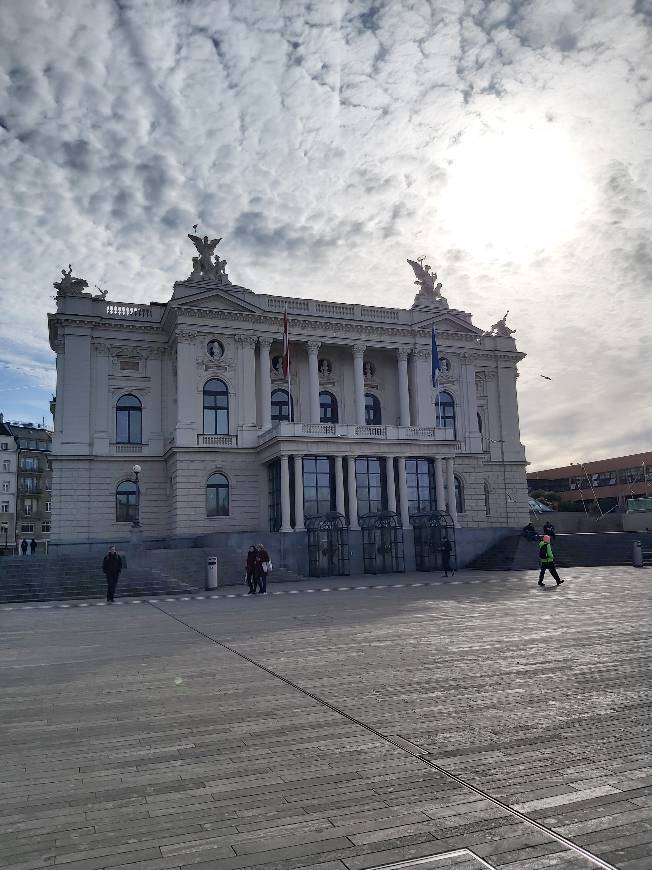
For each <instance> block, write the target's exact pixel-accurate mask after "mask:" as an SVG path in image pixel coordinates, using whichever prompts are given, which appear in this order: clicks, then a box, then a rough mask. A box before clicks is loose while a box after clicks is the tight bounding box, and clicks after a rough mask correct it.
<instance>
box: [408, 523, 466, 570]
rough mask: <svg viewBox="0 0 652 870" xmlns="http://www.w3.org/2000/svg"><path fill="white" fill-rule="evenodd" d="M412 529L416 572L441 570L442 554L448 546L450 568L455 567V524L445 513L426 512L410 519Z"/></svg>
mask: <svg viewBox="0 0 652 870" xmlns="http://www.w3.org/2000/svg"><path fill="white" fill-rule="evenodd" d="M410 522H411V523H412V528H413V529H414V558H415V563H416V569H417V571H441V570H443V553H444V551H445V550H447V549H448V544H450V567H451V568H452V569H453V570H455V568H456V567H457V551H456V549H455V524H454V523H453V518H452V517H451V515H450V514H449V513H447V512H446V511H426V512H424V513H420V514H412V516H411V517H410Z"/></svg>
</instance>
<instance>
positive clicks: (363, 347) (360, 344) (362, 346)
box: [352, 341, 367, 357]
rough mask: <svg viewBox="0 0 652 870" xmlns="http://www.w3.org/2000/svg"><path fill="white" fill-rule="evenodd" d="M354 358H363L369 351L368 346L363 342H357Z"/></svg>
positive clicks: (353, 347)
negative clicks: (366, 351) (367, 350)
mask: <svg viewBox="0 0 652 870" xmlns="http://www.w3.org/2000/svg"><path fill="white" fill-rule="evenodd" d="M352 349H353V356H357V357H363V356H364V352H365V350H366V349H367V345H366V344H364V342H362V341H357V342H356V343H355V344H354V345H353V346H352Z"/></svg>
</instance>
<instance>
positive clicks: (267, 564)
mask: <svg viewBox="0 0 652 870" xmlns="http://www.w3.org/2000/svg"><path fill="white" fill-rule="evenodd" d="M271 570H272V560H271V559H270V558H269V553H268V552H267V550H266V549H265V548H264V547H263V545H262V544H257V545H256V561H255V575H256V582H257V583H258V591H259V592H260V594H261V595H265V593H266V592H267V575H268V574H269V573H270V571H271Z"/></svg>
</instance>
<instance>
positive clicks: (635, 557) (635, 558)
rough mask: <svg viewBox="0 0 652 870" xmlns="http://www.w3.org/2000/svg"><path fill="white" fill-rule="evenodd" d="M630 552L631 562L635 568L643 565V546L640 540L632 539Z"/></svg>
mask: <svg viewBox="0 0 652 870" xmlns="http://www.w3.org/2000/svg"><path fill="white" fill-rule="evenodd" d="M632 549H633V553H632V564H633V565H634V567H635V568H642V567H643V546H642V544H641V542H640V541H634V544H633V547H632Z"/></svg>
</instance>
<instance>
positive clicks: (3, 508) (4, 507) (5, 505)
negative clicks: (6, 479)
mask: <svg viewBox="0 0 652 870" xmlns="http://www.w3.org/2000/svg"><path fill="white" fill-rule="evenodd" d="M0 513H3V514H8V513H9V502H8V501H3V502H2V504H0Z"/></svg>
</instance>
